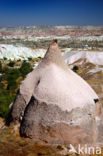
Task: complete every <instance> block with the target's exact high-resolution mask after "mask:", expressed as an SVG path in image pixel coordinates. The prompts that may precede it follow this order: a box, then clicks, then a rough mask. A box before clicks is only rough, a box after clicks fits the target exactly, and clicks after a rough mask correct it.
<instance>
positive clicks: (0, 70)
mask: <svg viewBox="0 0 103 156" xmlns="http://www.w3.org/2000/svg"><path fill="white" fill-rule="evenodd" d="M0 73H2V63H1V61H0Z"/></svg>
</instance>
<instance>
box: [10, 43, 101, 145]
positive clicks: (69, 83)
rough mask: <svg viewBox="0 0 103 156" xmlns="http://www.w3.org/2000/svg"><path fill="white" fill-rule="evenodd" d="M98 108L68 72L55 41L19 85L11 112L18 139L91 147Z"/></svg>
mask: <svg viewBox="0 0 103 156" xmlns="http://www.w3.org/2000/svg"><path fill="white" fill-rule="evenodd" d="M99 108H100V104H99V102H98V96H97V94H96V93H95V92H94V90H93V89H92V88H91V87H90V86H89V85H88V84H87V83H86V82H85V81H84V80H83V79H82V78H81V77H80V76H78V75H77V74H76V73H74V72H73V71H72V70H70V69H69V68H68V66H67V64H66V63H65V62H64V59H63V58H62V56H61V51H60V50H59V47H58V44H57V41H56V40H54V41H53V43H52V44H51V45H50V46H49V48H48V50H47V53H46V55H45V57H44V59H43V60H42V62H41V63H40V64H39V66H38V67H37V68H36V69H35V70H33V71H32V72H31V73H29V74H28V75H27V77H26V79H25V80H24V81H23V82H22V84H21V86H20V89H19V92H18V94H17V97H16V99H15V101H14V103H13V106H12V109H11V117H12V122H15V121H20V122H21V125H20V134H21V136H25V137H29V138H34V139H37V140H42V141H45V142H49V143H72V144H75V145H76V144H77V143H79V144H80V143H82V144H87V143H88V144H93V143H95V142H96V139H97V132H96V129H97V128H96V121H95V118H96V116H98V115H99Z"/></svg>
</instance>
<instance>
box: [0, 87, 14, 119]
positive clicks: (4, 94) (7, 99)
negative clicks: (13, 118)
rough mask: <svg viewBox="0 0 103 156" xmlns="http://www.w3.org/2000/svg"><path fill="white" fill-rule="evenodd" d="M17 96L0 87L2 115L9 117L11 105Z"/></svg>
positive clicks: (0, 112) (0, 110)
mask: <svg viewBox="0 0 103 156" xmlns="http://www.w3.org/2000/svg"><path fill="white" fill-rule="evenodd" d="M14 98H15V96H13V95H12V96H11V95H10V94H9V91H7V90H4V89H3V88H2V87H0V117H3V118H7V117H8V113H9V111H10V109H9V105H10V103H12V102H13V101H14Z"/></svg>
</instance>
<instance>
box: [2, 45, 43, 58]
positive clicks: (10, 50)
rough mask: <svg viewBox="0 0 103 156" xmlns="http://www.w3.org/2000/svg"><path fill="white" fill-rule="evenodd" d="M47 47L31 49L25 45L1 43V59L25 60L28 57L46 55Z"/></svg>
mask: <svg viewBox="0 0 103 156" xmlns="http://www.w3.org/2000/svg"><path fill="white" fill-rule="evenodd" d="M45 52H46V50H45V49H31V48H27V47H24V46H14V45H7V44H0V59H3V58H7V59H8V60H19V59H20V60H24V59H28V58H38V57H44V55H45Z"/></svg>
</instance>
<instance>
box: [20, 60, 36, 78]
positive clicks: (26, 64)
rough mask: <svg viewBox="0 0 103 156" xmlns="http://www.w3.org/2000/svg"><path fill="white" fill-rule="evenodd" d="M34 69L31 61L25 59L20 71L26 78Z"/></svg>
mask: <svg viewBox="0 0 103 156" xmlns="http://www.w3.org/2000/svg"><path fill="white" fill-rule="evenodd" d="M32 70H33V68H32V66H31V64H30V63H29V62H26V61H24V62H23V63H22V65H21V67H20V72H21V74H22V77H23V78H24V77H25V76H26V75H27V74H28V73H29V72H31V71H32Z"/></svg>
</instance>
